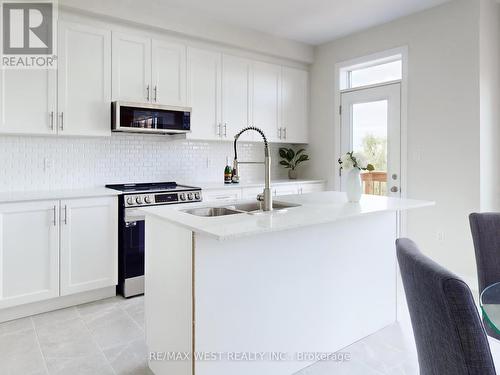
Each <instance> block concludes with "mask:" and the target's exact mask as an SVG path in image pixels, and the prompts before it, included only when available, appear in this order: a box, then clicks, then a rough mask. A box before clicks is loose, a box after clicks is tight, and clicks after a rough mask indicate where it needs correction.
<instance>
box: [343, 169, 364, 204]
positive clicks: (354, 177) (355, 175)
mask: <svg viewBox="0 0 500 375" xmlns="http://www.w3.org/2000/svg"><path fill="white" fill-rule="evenodd" d="M360 174H361V171H360V170H359V169H358V168H353V169H351V170H350V171H349V172H347V178H346V193H347V199H348V200H349V202H359V200H360V199H361V194H362V193H363V185H362V184H361V176H360Z"/></svg>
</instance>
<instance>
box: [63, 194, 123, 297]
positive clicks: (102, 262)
mask: <svg viewBox="0 0 500 375" xmlns="http://www.w3.org/2000/svg"><path fill="white" fill-rule="evenodd" d="M60 208H61V213H60V218H61V220H60V221H61V295H62V296H64V295H68V294H73V293H79V292H84V291H88V290H93V289H98V288H104V287H108V286H113V285H116V284H117V272H118V259H117V254H118V244H117V241H118V236H117V231H118V225H117V223H118V218H117V213H118V207H117V200H116V198H115V197H112V198H106V197H104V198H88V199H72V200H65V201H61V206H60Z"/></svg>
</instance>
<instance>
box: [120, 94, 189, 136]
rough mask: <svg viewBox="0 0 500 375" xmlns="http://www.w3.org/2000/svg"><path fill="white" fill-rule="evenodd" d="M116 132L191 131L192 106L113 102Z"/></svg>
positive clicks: (158, 132) (176, 132) (159, 132)
mask: <svg viewBox="0 0 500 375" xmlns="http://www.w3.org/2000/svg"><path fill="white" fill-rule="evenodd" d="M111 121H112V124H111V130H112V131H115V132H130V133H149V134H182V133H189V132H190V131H191V108H189V107H176V106H166V105H159V104H149V103H131V102H122V101H116V102H113V103H112V104H111Z"/></svg>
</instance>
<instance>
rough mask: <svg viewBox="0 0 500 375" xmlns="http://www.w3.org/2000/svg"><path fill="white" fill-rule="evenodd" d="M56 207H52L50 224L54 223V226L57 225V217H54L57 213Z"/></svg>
mask: <svg viewBox="0 0 500 375" xmlns="http://www.w3.org/2000/svg"><path fill="white" fill-rule="evenodd" d="M56 209H57V207H56V206H54V207H52V225H54V226H56V225H57V220H56V219H57V218H56V215H57V213H56Z"/></svg>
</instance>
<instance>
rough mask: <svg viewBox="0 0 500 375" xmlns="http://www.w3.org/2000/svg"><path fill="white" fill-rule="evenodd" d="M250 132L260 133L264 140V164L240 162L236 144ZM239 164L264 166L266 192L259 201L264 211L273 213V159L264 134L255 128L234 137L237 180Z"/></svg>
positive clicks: (242, 131)
mask: <svg viewBox="0 0 500 375" xmlns="http://www.w3.org/2000/svg"><path fill="white" fill-rule="evenodd" d="M248 130H254V131H256V132H257V133H259V134H260V135H261V136H262V139H263V140H264V162H263V163H262V162H255V161H250V162H248V161H247V162H244V161H241V162H239V161H238V154H237V150H236V142H237V141H238V138H239V137H240V136H241V135H242V134H243V133H244V132H246V131H248ZM238 164H264V169H265V171H264V182H265V186H264V191H263V192H262V194H259V195H258V196H257V200H258V201H260V202H262V210H263V211H272V210H273V195H272V194H271V157H270V156H269V144H268V143H267V138H266V135H265V134H264V132H263V131H262V130H261V129H259V128H257V127H255V126H249V127H246V128H244V129H242V130H241V131H240V132H239V133H238V134H236V135H235V136H234V160H233V171H234V174H235V176H236V179H239V172H238Z"/></svg>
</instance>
